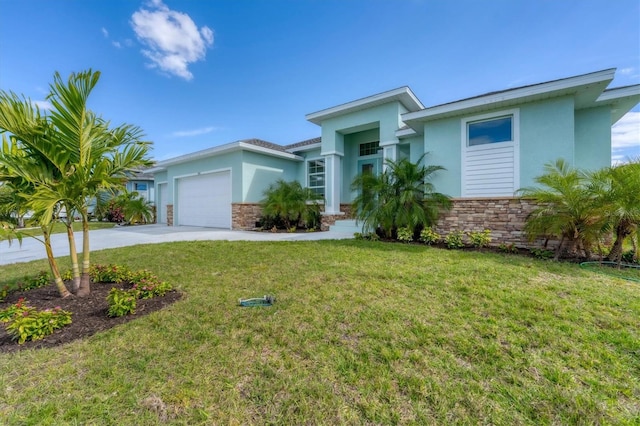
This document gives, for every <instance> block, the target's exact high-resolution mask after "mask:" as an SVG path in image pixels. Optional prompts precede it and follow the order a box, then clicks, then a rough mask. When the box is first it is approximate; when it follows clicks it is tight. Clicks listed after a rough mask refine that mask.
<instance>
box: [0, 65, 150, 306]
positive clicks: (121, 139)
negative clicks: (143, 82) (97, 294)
mask: <svg viewBox="0 0 640 426" xmlns="http://www.w3.org/2000/svg"><path fill="white" fill-rule="evenodd" d="M99 77H100V73H99V72H93V71H91V70H89V71H85V72H81V73H77V74H76V73H74V74H71V76H70V77H69V79H68V81H67V82H64V81H63V80H62V77H61V76H60V74H58V73H55V75H54V82H53V83H52V84H51V86H50V90H51V93H50V95H49V96H48V100H49V101H50V103H51V104H52V106H53V108H52V110H51V111H49V115H47V116H45V117H44V118H43V117H42V115H41V114H40V112H39V110H38V109H37V107H36V108H34V107H33V104H32V103H31V102H30V101H29V100H28V99H25V98H20V97H18V96H17V95H15V94H13V93H5V92H1V93H0V96H1V97H0V130H1V131H6V132H8V133H10V134H11V138H13V140H15V141H16V143H18V146H19V149H20V150H23V151H24V152H25V153H27V154H28V155H29V156H33V157H34V158H35V157H38V158H39V159H40V160H42V163H43V164H46V165H48V166H51V167H50V171H51V176H44V175H43V176H40V175H35V176H27V174H26V171H25V170H22V172H25V173H23V174H22V175H23V176H25V178H26V179H27V180H28V181H29V182H31V183H32V184H33V192H32V193H31V194H30V197H29V206H30V207H31V208H33V209H34V210H35V211H37V212H38V213H39V216H38V217H39V218H40V220H41V224H42V225H45V226H46V225H49V223H50V222H51V220H52V218H53V217H54V212H55V211H56V210H57V209H59V208H60V205H61V204H63V205H65V206H66V208H67V209H68V211H69V213H70V212H71V211H76V212H77V213H78V214H79V215H80V217H81V219H82V223H83V245H82V247H83V250H82V251H83V253H82V273H81V275H80V277H79V278H78V277H75V279H74V287H77V288H78V291H77V295H78V296H83V295H86V294H88V293H89V291H90V287H89V268H90V245H89V213H88V211H89V205H90V203H91V200H92V199H94V198H95V196H96V195H97V194H98V193H100V192H101V191H103V190H105V189H107V190H108V189H112V188H114V187H122V186H123V184H124V182H125V180H126V177H127V173H128V172H130V171H131V170H132V169H137V168H139V167H141V166H146V165H148V164H149V160H148V159H147V152H148V148H149V143H148V142H144V141H142V132H141V130H140V129H139V128H138V127H136V126H132V125H128V124H123V125H120V126H117V127H110V123H109V122H107V121H105V120H103V119H102V118H100V117H98V116H97V115H96V114H95V113H93V112H92V111H91V110H89V109H88V108H87V99H88V97H89V95H90V93H91V91H92V90H93V88H94V87H95V85H96V83H97V82H98V80H99ZM16 170H17V169H16ZM16 170H14V172H16ZM16 173H17V172H16ZM67 225H69V227H68V235H69V238H70V240H69V242H70V244H69V246H70V251H71V252H72V253H75V244H74V243H73V239H72V235H73V234H72V232H73V230H72V229H71V227H70V223H69V222H68V223H67ZM74 259H76V260H75V263H76V265H77V254H76V256H75V257H74V256H73V254H72V262H74ZM77 270H79V268H74V271H77ZM78 282H79V284H77V285H76V284H75V283H78Z"/></svg>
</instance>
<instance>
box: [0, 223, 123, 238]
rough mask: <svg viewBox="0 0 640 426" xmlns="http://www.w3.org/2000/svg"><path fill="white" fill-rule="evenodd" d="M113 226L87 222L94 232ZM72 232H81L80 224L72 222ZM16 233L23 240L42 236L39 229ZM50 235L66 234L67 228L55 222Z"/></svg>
mask: <svg viewBox="0 0 640 426" xmlns="http://www.w3.org/2000/svg"><path fill="white" fill-rule="evenodd" d="M114 226H116V225H115V223H112V222H89V229H90V230H95V229H106V228H113V227H114ZM72 227H73V232H82V222H73V225H72ZM17 231H18V232H20V233H21V234H22V236H23V238H28V237H39V236H41V235H42V229H40V228H37V227H36V228H24V229H18V230H17ZM51 233H52V234H66V233H67V227H66V226H65V224H64V223H62V222H56V223H55V224H54V225H53V229H52V231H51ZM3 240H6V238H3V237H2V236H0V241H3Z"/></svg>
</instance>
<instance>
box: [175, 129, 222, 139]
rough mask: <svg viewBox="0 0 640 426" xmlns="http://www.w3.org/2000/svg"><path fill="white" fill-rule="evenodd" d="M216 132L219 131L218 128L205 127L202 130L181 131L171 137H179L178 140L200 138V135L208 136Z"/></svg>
mask: <svg viewBox="0 0 640 426" xmlns="http://www.w3.org/2000/svg"><path fill="white" fill-rule="evenodd" d="M214 130H217V128H216V127H213V126H210V127H203V128H200V129H193V130H180V131H177V132H173V133H171V136H173V137H177V138H182V137H190V136H200V135H206V134H207V133H211V132H213V131H214Z"/></svg>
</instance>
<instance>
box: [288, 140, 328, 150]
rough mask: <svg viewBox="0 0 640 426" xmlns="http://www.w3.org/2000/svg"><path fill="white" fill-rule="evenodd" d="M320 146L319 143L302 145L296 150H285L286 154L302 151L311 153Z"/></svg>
mask: <svg viewBox="0 0 640 426" xmlns="http://www.w3.org/2000/svg"><path fill="white" fill-rule="evenodd" d="M321 146H322V143H321V142H319V143H313V144H311V145H302V146H299V147H297V148H291V149H287V152H291V153H294V152H302V151H311V150H312V149H318V148H320V147H321Z"/></svg>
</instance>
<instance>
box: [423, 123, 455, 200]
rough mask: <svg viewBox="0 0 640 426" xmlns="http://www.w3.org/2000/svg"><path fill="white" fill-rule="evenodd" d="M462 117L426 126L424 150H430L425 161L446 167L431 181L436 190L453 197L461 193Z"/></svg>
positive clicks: (426, 124)
mask: <svg viewBox="0 0 640 426" xmlns="http://www.w3.org/2000/svg"><path fill="white" fill-rule="evenodd" d="M460 119H461V118H460V117H454V118H445V119H442V120H436V121H432V122H428V123H425V126H424V152H428V154H427V155H426V157H425V160H424V161H425V163H426V164H429V165H436V166H442V167H444V168H445V169H446V170H441V171H438V172H437V173H436V174H434V176H433V179H432V180H431V182H432V183H433V184H434V185H435V189H436V191H438V192H441V193H443V194H447V195H449V196H451V197H459V196H460V193H461V192H460V188H461V167H460V159H461V145H460V143H461V142H460V140H461V139H460V138H461V135H460Z"/></svg>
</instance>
